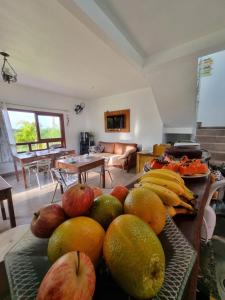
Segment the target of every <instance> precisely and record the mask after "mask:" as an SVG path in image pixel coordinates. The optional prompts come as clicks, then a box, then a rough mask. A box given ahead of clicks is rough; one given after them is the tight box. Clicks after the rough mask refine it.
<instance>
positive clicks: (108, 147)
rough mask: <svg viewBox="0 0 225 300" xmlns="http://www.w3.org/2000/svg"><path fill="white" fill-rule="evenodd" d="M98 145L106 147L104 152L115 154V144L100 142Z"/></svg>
mask: <svg viewBox="0 0 225 300" xmlns="http://www.w3.org/2000/svg"><path fill="white" fill-rule="evenodd" d="M98 144H99V145H101V146H103V147H104V152H107V153H114V143H107V142H99V143H98Z"/></svg>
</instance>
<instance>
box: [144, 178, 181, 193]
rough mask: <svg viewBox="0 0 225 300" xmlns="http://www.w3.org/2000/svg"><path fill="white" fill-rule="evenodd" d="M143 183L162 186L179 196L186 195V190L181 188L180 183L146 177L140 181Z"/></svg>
mask: <svg viewBox="0 0 225 300" xmlns="http://www.w3.org/2000/svg"><path fill="white" fill-rule="evenodd" d="M140 182H141V183H142V182H149V183H154V184H157V185H160V186H164V187H166V188H168V189H169V190H171V191H173V192H174V193H176V194H177V195H183V194H184V188H183V186H181V185H180V184H179V183H176V182H173V181H171V180H166V179H162V178H156V177H145V178H143V179H141V181H140Z"/></svg>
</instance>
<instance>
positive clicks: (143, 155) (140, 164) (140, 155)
mask: <svg viewBox="0 0 225 300" xmlns="http://www.w3.org/2000/svg"><path fill="white" fill-rule="evenodd" d="M156 157H157V156H155V155H153V153H151V152H145V151H141V152H137V164H136V173H139V172H141V171H143V168H144V164H145V163H146V162H150V161H152V160H153V159H154V158H156Z"/></svg>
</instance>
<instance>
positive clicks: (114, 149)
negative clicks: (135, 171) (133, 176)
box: [93, 142, 137, 172]
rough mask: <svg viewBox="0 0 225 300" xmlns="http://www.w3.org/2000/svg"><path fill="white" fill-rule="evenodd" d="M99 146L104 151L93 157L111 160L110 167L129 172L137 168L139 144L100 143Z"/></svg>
mask: <svg viewBox="0 0 225 300" xmlns="http://www.w3.org/2000/svg"><path fill="white" fill-rule="evenodd" d="M98 145H99V146H100V147H101V148H102V149H103V151H102V152H100V153H94V154H93V155H95V156H98V157H106V158H109V162H108V165H109V166H114V167H118V168H123V169H125V170H127V172H129V170H130V168H132V167H135V166H136V154H137V144H134V143H132V144H128V143H110V142H99V143H98Z"/></svg>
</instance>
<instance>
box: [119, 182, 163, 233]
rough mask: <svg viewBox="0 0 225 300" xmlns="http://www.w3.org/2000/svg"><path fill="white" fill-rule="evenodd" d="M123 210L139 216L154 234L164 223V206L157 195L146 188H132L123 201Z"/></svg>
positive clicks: (159, 230) (160, 229)
mask: <svg viewBox="0 0 225 300" xmlns="http://www.w3.org/2000/svg"><path fill="white" fill-rule="evenodd" d="M124 212H125V213H127V214H132V215H136V216H138V217H140V218H141V219H142V220H144V221H145V222H146V223H148V224H149V225H150V226H151V228H152V229H153V230H154V231H155V233H156V234H159V233H160V232H161V231H162V230H163V228H164V226H165V224H166V208H165V206H164V204H163V202H162V200H161V199H160V198H159V196H158V195H157V194H156V193H154V192H153V191H151V190H149V189H148V188H144V187H138V188H134V189H132V190H131V191H130V193H129V194H128V196H127V198H126V200H125V202H124Z"/></svg>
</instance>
